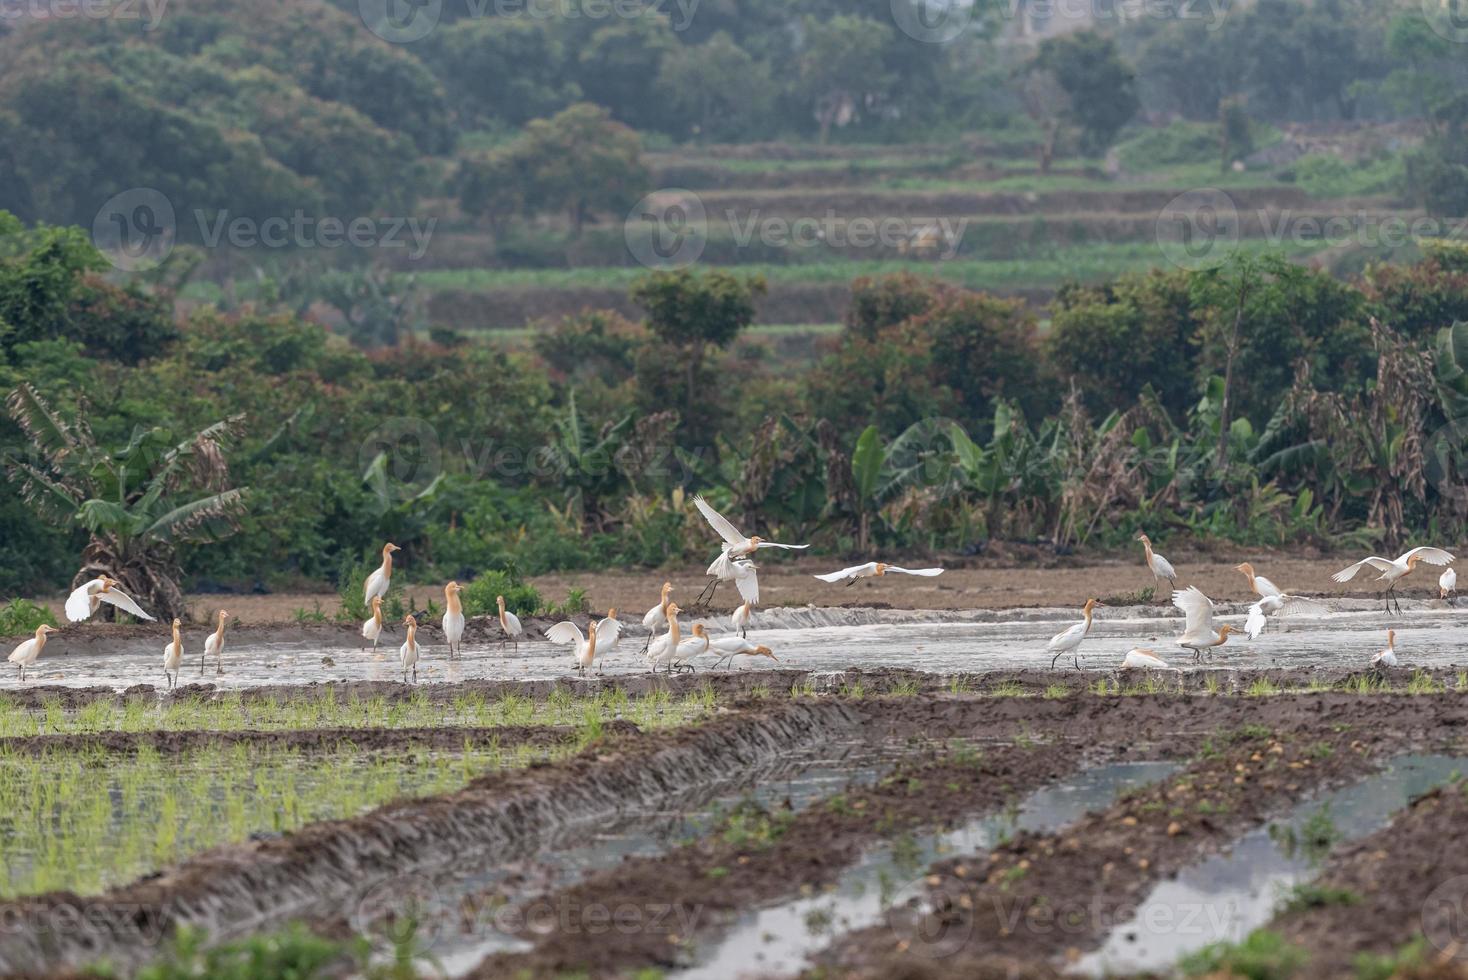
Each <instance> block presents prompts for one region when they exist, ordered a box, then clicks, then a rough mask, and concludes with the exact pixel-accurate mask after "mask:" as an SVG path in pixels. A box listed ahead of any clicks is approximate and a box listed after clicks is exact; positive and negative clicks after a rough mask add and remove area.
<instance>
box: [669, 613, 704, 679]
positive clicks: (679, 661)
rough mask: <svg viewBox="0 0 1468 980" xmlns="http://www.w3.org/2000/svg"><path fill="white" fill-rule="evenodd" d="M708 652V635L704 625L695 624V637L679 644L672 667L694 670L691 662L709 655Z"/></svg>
mask: <svg viewBox="0 0 1468 980" xmlns="http://www.w3.org/2000/svg"><path fill="white" fill-rule="evenodd" d="M708 650H709V635H708V633H707V632H705V631H704V628H703V624H702V623H694V624H693V635H692V636H690V637H688V638H687V639H685V640H683V641H682V642H681V643H679V644H678V646H677V651H676V653H675V654H674V655H673V664H672V665H673V666H674V667H679V668H682V667H687V668H688V669H689V670H692V669H693V664H692V663H691V662H690V661H692V660H694V659H696V658H698V657H701V656H703V655H704V654H705V653H708Z"/></svg>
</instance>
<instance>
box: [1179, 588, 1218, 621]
mask: <svg viewBox="0 0 1468 980" xmlns="http://www.w3.org/2000/svg"><path fill="white" fill-rule="evenodd" d="M1172 604H1173V605H1174V606H1176V607H1177V608H1179V609H1181V610H1182V611H1183V618H1184V620H1185V621H1186V623H1187V627H1186V631H1187V632H1189V633H1194V632H1197V631H1198V630H1203V629H1207V628H1208V627H1209V625H1210V624H1211V623H1212V622H1213V600H1212V599H1209V598H1208V597H1207V596H1206V595H1204V594H1203V592H1202V591H1201V590H1200V589H1199V588H1198V587H1197V586H1196V585H1190V586H1188V587H1187V588H1186V589H1179V590H1177V591H1176V592H1174V593H1173V594H1172Z"/></svg>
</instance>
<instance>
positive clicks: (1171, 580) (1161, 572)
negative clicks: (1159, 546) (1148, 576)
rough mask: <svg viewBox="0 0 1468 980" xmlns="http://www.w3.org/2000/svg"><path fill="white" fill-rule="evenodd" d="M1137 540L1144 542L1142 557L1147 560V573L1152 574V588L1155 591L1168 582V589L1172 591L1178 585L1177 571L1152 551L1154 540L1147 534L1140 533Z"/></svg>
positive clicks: (1170, 563)
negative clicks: (1164, 582)
mask: <svg viewBox="0 0 1468 980" xmlns="http://www.w3.org/2000/svg"><path fill="white" fill-rule="evenodd" d="M1137 540H1138V541H1140V542H1142V556H1143V557H1144V558H1145V559H1146V560H1147V571H1149V572H1151V573H1152V587H1153V588H1154V589H1155V588H1156V587H1157V586H1158V585H1160V584H1161V583H1162V582H1163V581H1164V580H1166V582H1167V587H1168V588H1169V589H1171V588H1172V587H1173V586H1174V585H1176V584H1177V569H1175V568H1173V567H1172V562H1170V561H1168V560H1167V559H1166V558H1163V557H1162V556H1161V555H1159V554H1158V553H1157V552H1155V551H1153V550H1152V539H1151V538H1149V537H1147V535H1146V534H1141V533H1139V534H1138V535H1137Z"/></svg>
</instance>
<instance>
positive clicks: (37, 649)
mask: <svg viewBox="0 0 1468 980" xmlns="http://www.w3.org/2000/svg"><path fill="white" fill-rule="evenodd" d="M55 632H58V630H57V629H56V627H54V626H45V625H42V626H37V627H36V635H35V636H33V637H31V638H30V639H29V640H26V641H25V642H24V643H22V644H21V645H20V646H18V647H16V648H15V649H14V650H12V651H10V657H9V658H8V659H9V660H10V662H11V663H13V664H15V666H17V667H19V668H20V680H21V683H22V684H23V683H25V669H26V668H27V667H29V666H30V665H31V664H33V663H35V662H36V659H37V658H38V657H40V655H41V651H42V650H43V649H45V647H46V637H48V636H50V635H51V634H52V633H55Z"/></svg>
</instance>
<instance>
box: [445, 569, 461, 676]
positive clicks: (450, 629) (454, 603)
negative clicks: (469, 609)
mask: <svg viewBox="0 0 1468 980" xmlns="http://www.w3.org/2000/svg"><path fill="white" fill-rule="evenodd" d="M463 591H464V587H463V586H462V585H460V584H459V583H458V582H450V583H449V584H448V585H445V586H444V587H443V602H444V614H443V637H444V639H445V640H446V641H447V642H448V645H449V659H450V660H453V659H454V658H455V657H456V656H458V654H459V650H460V648H461V644H462V643H463V640H464V603H463V601H462V600H460V599H459V593H460V592H463Z"/></svg>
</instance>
